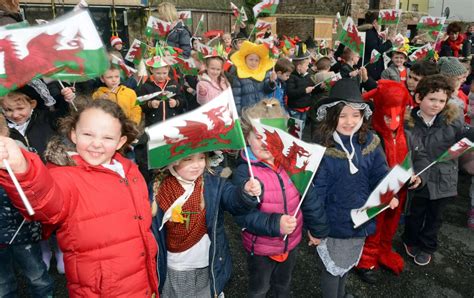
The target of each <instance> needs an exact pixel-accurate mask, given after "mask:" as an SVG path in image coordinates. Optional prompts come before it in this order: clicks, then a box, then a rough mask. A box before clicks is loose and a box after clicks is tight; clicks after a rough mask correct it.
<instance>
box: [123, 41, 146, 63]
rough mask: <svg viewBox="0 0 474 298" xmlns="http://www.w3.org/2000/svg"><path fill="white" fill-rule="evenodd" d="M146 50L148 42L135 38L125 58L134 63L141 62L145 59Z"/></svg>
mask: <svg viewBox="0 0 474 298" xmlns="http://www.w3.org/2000/svg"><path fill="white" fill-rule="evenodd" d="M145 52H146V43H144V42H141V41H139V40H138V39H135V40H134V41H133V43H132V45H131V46H130V49H129V50H128V52H127V54H126V55H125V58H124V59H125V60H127V61H130V62H133V64H135V65H138V64H140V60H142V59H143V57H144V55H145Z"/></svg>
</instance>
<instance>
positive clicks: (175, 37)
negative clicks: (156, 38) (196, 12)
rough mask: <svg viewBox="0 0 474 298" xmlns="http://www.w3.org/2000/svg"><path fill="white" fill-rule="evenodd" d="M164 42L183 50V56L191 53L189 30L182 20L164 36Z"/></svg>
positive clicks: (186, 56)
mask: <svg viewBox="0 0 474 298" xmlns="http://www.w3.org/2000/svg"><path fill="white" fill-rule="evenodd" d="M166 43H167V44H168V45H169V46H170V47H174V48H180V49H181V50H183V56H184V58H189V56H190V55H191V32H190V31H189V29H188V27H187V26H186V25H184V24H183V22H178V23H177V24H176V26H174V27H173V29H171V31H170V32H169V33H168V35H167V36H166Z"/></svg>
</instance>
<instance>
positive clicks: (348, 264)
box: [316, 237, 365, 277]
mask: <svg viewBox="0 0 474 298" xmlns="http://www.w3.org/2000/svg"><path fill="white" fill-rule="evenodd" d="M364 242H365V237H359V238H348V239H337V238H330V237H328V238H326V239H323V240H321V243H320V244H319V245H318V246H317V248H316V251H317V252H318V255H319V258H321V261H322V262H323V264H324V267H326V270H327V271H328V272H329V273H331V274H332V275H334V276H341V277H342V276H343V275H344V274H346V273H347V272H348V271H349V270H351V268H352V267H354V266H355V265H357V263H359V259H360V256H361V255H362V249H363V247H364Z"/></svg>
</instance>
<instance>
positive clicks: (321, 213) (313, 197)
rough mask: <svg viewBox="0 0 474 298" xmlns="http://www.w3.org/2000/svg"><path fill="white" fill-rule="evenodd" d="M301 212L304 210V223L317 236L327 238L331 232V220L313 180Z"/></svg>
mask: <svg viewBox="0 0 474 298" xmlns="http://www.w3.org/2000/svg"><path fill="white" fill-rule="evenodd" d="M301 212H303V223H304V226H305V228H306V229H308V230H309V231H310V233H311V235H313V237H316V238H325V237H327V235H328V234H329V222H328V220H327V217H326V211H325V210H324V203H323V201H322V200H319V198H318V196H317V194H316V190H315V187H314V184H313V182H312V183H311V186H310V187H309V190H308V193H307V194H306V198H304V201H303V203H302V204H301Z"/></svg>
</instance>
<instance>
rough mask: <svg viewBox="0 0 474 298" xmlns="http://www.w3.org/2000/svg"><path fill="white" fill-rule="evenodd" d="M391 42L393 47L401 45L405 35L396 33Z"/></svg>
mask: <svg viewBox="0 0 474 298" xmlns="http://www.w3.org/2000/svg"><path fill="white" fill-rule="evenodd" d="M392 43H393V45H394V46H395V47H399V46H402V45H403V44H404V43H405V36H403V35H402V34H400V33H398V34H397V35H395V38H394V39H393V42H392Z"/></svg>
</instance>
